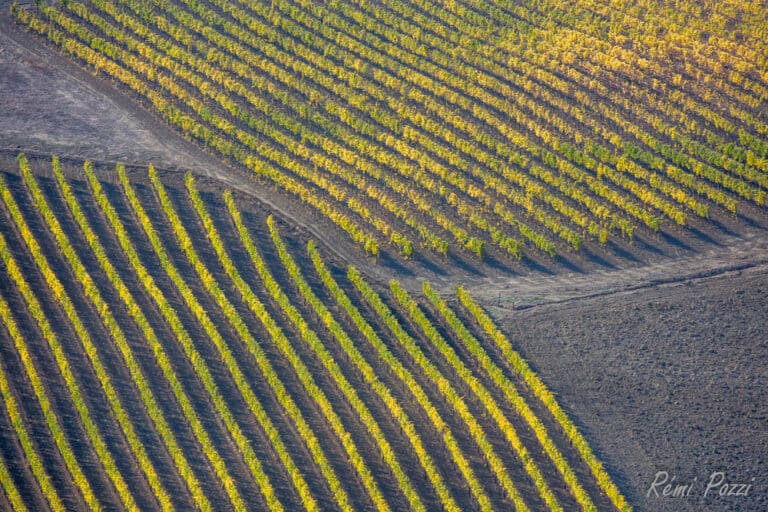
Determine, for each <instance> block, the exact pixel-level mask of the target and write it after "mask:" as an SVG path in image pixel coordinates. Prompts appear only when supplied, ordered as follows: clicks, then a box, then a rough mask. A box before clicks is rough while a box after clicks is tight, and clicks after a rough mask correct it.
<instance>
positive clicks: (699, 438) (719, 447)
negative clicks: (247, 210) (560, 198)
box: [0, 1, 768, 511]
mask: <svg viewBox="0 0 768 512" xmlns="http://www.w3.org/2000/svg"><path fill="white" fill-rule="evenodd" d="M9 4H10V3H9V2H5V1H0V114H2V115H0V165H2V166H3V167H4V168H7V169H13V168H15V166H16V165H15V162H14V159H15V155H16V154H17V152H19V151H23V152H25V153H27V154H28V155H30V156H34V155H49V154H58V155H60V156H61V157H63V159H65V160H66V159H67V158H70V159H72V160H82V159H90V160H93V161H95V162H98V163H100V164H101V166H100V169H102V170H101V171H100V172H102V173H106V172H108V171H105V170H103V169H108V166H109V165H110V163H112V162H116V161H122V162H125V163H127V164H129V165H135V166H144V165H145V164H146V162H150V161H151V162H153V163H154V164H155V165H156V166H157V167H159V168H162V169H164V174H165V175H169V174H172V173H175V172H178V175H179V184H180V185H181V183H182V179H183V173H182V172H181V171H184V170H191V171H192V172H194V173H195V174H196V175H199V176H201V177H204V178H205V187H206V188H207V190H209V191H217V190H223V189H224V188H233V189H237V190H239V191H240V192H241V193H243V194H250V195H251V196H252V197H253V201H254V208H261V207H262V205H263V206H264V207H266V208H269V209H271V210H273V211H276V212H277V214H278V215H279V216H281V218H282V219H283V220H284V221H286V222H287V223H289V224H292V225H294V226H297V227H296V228H295V230H294V231H293V232H290V233H289V232H288V231H287V230H286V231H285V235H286V237H292V238H293V240H294V243H295V241H297V240H301V241H304V240H307V239H309V238H314V239H318V240H319V242H320V243H321V244H322V245H323V246H324V249H325V250H327V252H333V253H335V254H336V255H337V257H338V260H337V262H336V263H337V264H338V263H340V262H342V261H343V262H347V263H353V264H355V265H356V266H358V267H359V268H360V269H361V270H363V271H364V272H365V273H366V274H367V275H368V276H370V277H371V278H373V279H376V280H378V281H379V282H382V283H383V282H385V281H386V279H388V278H390V277H394V276H396V277H397V278H398V279H400V280H401V281H402V282H403V283H404V284H406V285H409V286H410V287H412V288H415V286H416V285H417V283H418V281H420V280H422V279H427V280H429V281H430V282H432V283H434V284H435V286H436V287H437V288H438V289H441V290H449V289H452V288H454V287H455V286H456V285H457V284H464V285H465V286H466V287H467V288H468V289H469V290H470V291H471V292H472V293H473V294H474V295H475V296H476V297H478V298H479V299H482V301H483V305H484V306H486V307H487V308H488V309H489V311H490V312H491V313H492V314H493V316H494V319H495V320H497V321H498V322H500V324H501V325H502V326H503V328H504V330H505V332H506V333H507V334H508V335H509V337H510V339H512V340H513V342H514V343H515V344H516V346H517V348H518V350H520V352H521V353H522V354H523V355H524V357H525V358H526V359H528V360H529V361H530V362H531V364H532V366H533V367H534V369H535V370H536V372H538V373H539V374H540V375H541V377H542V379H543V380H544V382H545V383H546V384H547V385H548V386H549V387H550V388H551V389H552V390H554V391H555V392H556V393H557V395H558V397H559V399H560V401H561V403H562V404H563V406H564V407H565V408H566V411H567V412H568V413H569V414H570V415H571V417H572V418H573V419H574V420H575V421H576V423H577V424H578V425H579V426H580V427H581V428H582V430H583V432H584V434H585V436H586V438H587V440H588V441H589V442H590V443H591V445H592V446H593V448H594V450H595V451H596V453H597V455H598V456H599V457H600V458H601V459H602V460H603V461H604V462H605V464H606V466H607V467H608V469H609V472H610V473H611V475H612V476H613V477H614V479H615V480H616V481H617V483H618V485H619V487H620V489H621V491H622V492H623V493H625V495H626V496H627V498H628V499H629V501H630V503H632V505H633V506H635V508H636V510H641V511H683V510H690V511H700V510H712V511H721V510H723V511H724V510H733V511H752V510H765V509H767V508H768V428H767V427H766V425H768V391H766V389H768V328H767V327H766V318H768V233H767V232H766V229H767V228H768V221H767V218H766V212H765V210H762V211H761V210H759V209H757V208H753V207H749V206H745V207H744V209H743V210H742V211H741V212H740V214H739V216H738V217H734V216H730V215H725V214H721V213H718V212H715V213H714V214H713V216H712V219H710V220H707V221H703V220H698V219H694V220H693V224H692V226H691V227H690V228H689V229H687V230H685V231H682V230H677V229H663V230H662V231H661V232H660V233H658V234H650V233H647V232H641V233H639V234H638V236H637V237H636V239H635V240H634V241H633V242H632V243H627V242H611V243H609V245H607V246H605V247H597V246H593V245H587V247H585V249H584V250H582V252H580V253H578V254H572V253H565V254H564V255H562V256H559V257H558V258H556V259H550V258H547V257H543V256H541V257H540V256H534V257H530V258H524V259H523V261H522V262H520V263H519V264H515V265H513V266H509V265H507V264H506V263H504V262H501V261H495V260H494V259H493V258H491V259H490V260H489V261H487V262H486V263H483V264H479V263H477V262H476V261H469V260H464V259H462V258H461V257H453V258H452V259H450V260H449V261H441V260H439V259H434V258H431V257H427V258H424V259H420V258H418V257H417V258H414V260H412V261H408V262H403V261H402V260H398V259H397V258H394V257H392V256H389V255H387V254H386V253H385V254H383V255H382V256H381V257H380V258H379V260H378V261H374V260H372V259H370V258H366V257H365V256H363V255H362V253H361V251H359V250H358V249H357V248H356V247H355V246H354V244H353V243H352V242H351V241H349V239H348V238H347V237H344V236H340V235H339V234H337V230H335V229H334V228H333V227H332V226H331V224H330V223H329V222H328V221H327V220H325V219H321V218H320V217H319V216H318V215H317V214H316V213H314V212H313V211H310V210H309V209H308V208H307V207H304V206H302V205H300V204H298V203H297V202H295V201H292V200H290V199H289V198H287V197H286V196H285V195H284V194H280V193H278V192H276V190H275V189H274V188H273V187H270V186H266V185H263V184H260V183H258V182H257V181H256V180H254V179H253V178H252V177H251V176H250V175H249V174H248V172H247V171H245V170H242V169H237V168H234V167H232V166H229V165H227V164H225V163H223V162H222V161H220V160H218V159H216V158H214V157H213V156H211V155H209V154H207V153H206V152H204V151H202V150H201V149H199V148H198V147H197V146H196V145H194V144H193V143H191V142H189V141H187V140H185V139H184V138H183V137H182V136H181V135H179V134H178V133H177V132H175V131H174V130H173V129H171V128H168V127H167V126H166V125H165V124H164V123H163V122H162V120H161V119H159V118H158V117H157V116H155V115H153V114H151V113H149V112H147V111H145V110H144V109H142V108H140V107H138V106H137V104H136V103H135V102H134V100H133V99H132V98H130V97H127V96H125V95H122V94H120V93H117V92H115V91H114V90H113V88H111V87H110V84H108V83H104V82H103V81H102V80H101V79H99V78H96V77H94V76H92V75H91V74H90V73H88V72H87V71H84V70H83V69H81V68H79V67H77V66H75V65H73V64H70V63H69V62H68V61H67V60H66V59H64V58H62V57H61V56H60V55H59V54H58V53H57V52H55V51H53V50H51V49H50V48H47V47H46V46H44V45H41V44H40V43H39V41H38V40H37V39H35V38H32V37H30V36H28V35H27V34H25V33H24V32H23V31H21V30H19V29H18V28H17V27H15V26H14V25H13V24H12V23H11V22H10V20H9V17H8V6H9ZM257 205H258V206H257ZM661 472H666V473H661ZM721 473H722V476H723V479H722V481H720V477H719V475H720V474H721ZM665 475H666V476H667V481H664V482H662V480H663V479H664V476H665ZM673 478H674V479H675V480H674V481H672V479H673ZM670 482H671V483H672V484H673V486H674V485H683V486H686V485H687V486H688V487H685V488H684V489H683V490H684V491H685V492H687V495H685V496H682V497H664V496H663V489H664V485H665V484H666V483H670ZM718 482H720V485H719V486H710V489H709V491H708V492H706V491H707V486H708V484H711V483H712V484H714V483H718ZM654 483H657V484H659V485H656V486H654ZM726 484H745V485H749V486H750V487H749V488H748V489H747V488H746V487H739V488H738V489H737V488H733V490H734V491H745V490H746V491H747V492H746V494H747V496H730V497H728V496H725V497H721V496H720V492H721V491H722V490H723V489H724V488H725V487H724V486H725V485H726ZM654 493H656V494H654ZM705 493H706V495H705ZM1 504H2V502H0V505H1Z"/></svg>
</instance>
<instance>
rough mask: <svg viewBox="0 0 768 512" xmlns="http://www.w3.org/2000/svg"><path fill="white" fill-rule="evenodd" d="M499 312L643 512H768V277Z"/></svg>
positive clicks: (762, 273) (753, 272)
mask: <svg viewBox="0 0 768 512" xmlns="http://www.w3.org/2000/svg"><path fill="white" fill-rule="evenodd" d="M490 311H491V312H492V313H493V315H494V316H495V317H496V319H497V320H499V321H500V322H501V324H502V325H503V328H504V330H505V332H507V333H508V335H509V336H510V338H511V339H512V340H513V341H514V342H515V344H516V346H517V347H518V349H519V350H520V351H521V352H522V353H523V355H524V356H525V357H526V358H527V359H528V360H529V361H530V362H531V363H532V365H533V366H534V368H535V370H536V371H538V372H539V373H540V375H541V377H542V378H543V379H544V381H545V382H546V383H547V384H548V385H549V386H551V388H552V389H553V390H554V391H555V392H556V393H557V395H558V397H559V399H560V402H561V403H562V405H563V406H564V407H565V408H566V410H567V411H568V412H569V413H570V414H571V415H572V417H573V418H574V420H575V421H576V422H577V424H578V425H580V426H581V428H582V429H583V431H584V433H585V435H586V437H587V439H588V440H589V441H590V443H591V444H592V447H593V448H594V449H595V451H596V452H597V453H598V455H599V457H601V458H602V459H603V460H604V462H605V463H606V464H607V465H608V467H609V470H610V472H611V473H612V474H613V475H615V478H616V479H617V483H618V484H619V485H620V487H621V488H622V490H623V491H624V492H625V493H626V495H627V498H628V499H629V501H630V502H631V503H633V504H635V505H636V510H641V511H649V512H651V511H703V510H707V511H725V510H733V511H755V510H766V509H767V508H768V325H767V324H766V319H767V318H768V267H767V266H758V267H755V268H752V269H750V270H746V271H743V272H734V273H729V274H725V275H721V276H718V277H711V278H706V279H700V280H691V281H682V282H680V283H676V284H673V285H668V286H658V287H654V288H648V289H643V290H639V291H635V292H631V293H617V294H612V295H607V296H603V297H598V298H593V299H582V300H578V301H574V302H571V303H567V304H551V305H547V306H538V307H532V308H529V309H525V310H520V311H505V310H502V309H500V308H497V307H491V308H490ZM654 482H656V484H657V485H655V486H654ZM662 482H663V483H662ZM668 483H671V484H672V487H670V488H668V489H667V491H668V492H674V490H675V488H677V489H678V493H683V494H684V495H683V496H679V497H672V496H666V497H665V496H664V492H665V486H666V484H668ZM718 484H720V485H718ZM736 484H745V485H736ZM726 485H728V487H726ZM746 485H749V486H750V487H746ZM679 486H685V487H682V488H681V487H679ZM708 488H709V491H708V492H707V489H708ZM739 491H740V492H741V493H742V494H747V495H746V496H721V492H724V493H729V492H731V493H736V492H739Z"/></svg>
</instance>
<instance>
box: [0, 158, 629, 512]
mask: <svg viewBox="0 0 768 512" xmlns="http://www.w3.org/2000/svg"><path fill="white" fill-rule="evenodd" d="M63 167H64V166H63V165H62V164H61V162H60V161H59V160H58V159H57V158H54V159H53V162H52V168H53V176H54V178H53V179H52V178H42V177H39V176H36V174H35V172H34V171H33V169H32V166H31V165H30V163H29V162H28V161H27V159H26V158H25V157H24V156H23V155H21V156H20V157H19V172H18V174H17V175H16V176H14V175H10V174H9V175H7V176H8V178H7V179H6V178H2V179H0V197H1V198H2V210H1V212H2V216H3V217H2V220H3V221H2V223H0V226H2V230H1V231H0V256H2V272H4V274H5V275H6V276H7V279H3V286H2V288H0V319H1V320H2V324H3V326H4V328H3V329H2V331H0V343H3V347H2V349H3V353H9V354H10V353H15V354H17V355H18V359H19V360H20V361H21V363H20V364H18V363H15V362H14V363H13V364H10V361H8V362H6V361H4V362H3V364H2V365H0V370H1V371H0V393H2V397H3V399H4V404H5V406H4V408H3V414H5V415H6V417H7V418H8V420H9V425H10V426H11V427H12V428H11V430H10V431H8V432H7V433H4V434H3V435H8V436H10V437H9V438H8V439H7V440H4V446H8V445H11V446H17V447H18V448H15V449H14V450H5V451H4V452H3V455H2V456H0V484H1V486H2V487H1V488H2V490H3V493H4V495H5V497H6V498H7V500H8V502H9V503H11V504H12V505H13V507H14V508H18V509H20V510H21V509H23V508H24V507H27V508H34V507H35V506H36V505H37V502H32V501H30V502H29V503H27V502H26V501H25V500H26V499H28V498H27V497H30V496H38V497H39V498H38V499H44V500H45V501H46V502H47V505H48V507H50V509H52V510H64V509H71V508H74V509H95V510H99V509H102V508H120V509H126V510H138V509H140V508H146V507H149V508H152V509H162V510H179V509H188V508H195V509H201V510H214V509H215V510H220V509H221V510H227V509H232V510H246V509H259V510H274V511H280V510H294V509H304V510H310V511H311V510H332V509H333V510H358V509H376V510H380V511H390V510H415V511H424V510H432V509H435V508H443V509H445V510H454V511H457V510H468V509H480V510H484V511H491V510H507V509H510V508H512V509H515V510H520V511H524V510H543V509H546V510H551V511H562V510H570V509H573V508H578V509H581V510H585V511H594V510H598V509H599V510H603V509H605V508H606V507H611V508H615V509H617V510H629V508H630V507H629V506H628V505H627V503H626V501H625V500H624V498H623V497H622V496H621V494H620V492H619V491H618V489H617V488H616V486H615V484H613V482H612V480H611V478H610V477H609V476H608V474H607V473H606V471H605V469H604V468H603V467H602V465H601V464H600V463H599V461H598V460H597V459H596V457H595V456H594V454H593V453H592V452H591V450H590V449H589V446H588V445H587V444H586V441H585V440H584V438H583V437H581V435H580V434H579V433H578V431H577V430H576V428H575V427H574V425H573V423H572V422H571V421H570V420H569V419H568V418H567V417H566V416H565V415H564V414H563V412H562V410H561V409H559V407H558V406H557V404H556V402H554V399H553V398H552V395H551V393H549V391H548V390H546V388H545V387H544V385H543V384H542V383H541V382H540V381H539V380H538V379H537V377H536V376H535V374H532V372H531V371H530V369H528V367H527V365H525V363H524V361H521V360H520V358H519V356H517V357H515V353H514V351H513V350H512V348H511V346H510V344H509V342H507V341H506V340H505V339H504V338H503V335H502V334H501V333H500V332H499V331H498V330H497V329H496V328H495V326H494V325H493V323H492V322H491V321H490V320H489V318H488V317H487V316H486V315H485V313H484V312H483V311H482V310H481V309H480V307H479V306H477V305H476V304H475V303H474V302H473V301H472V299H471V297H469V296H468V295H467V294H466V292H465V291H463V290H459V295H458V298H459V299H460V300H461V302H462V303H463V304H464V305H465V307H464V309H462V310H460V311H459V310H458V309H453V308H452V307H450V306H449V305H448V304H447V303H446V301H445V299H443V298H441V297H440V296H439V295H438V294H437V293H436V292H435V291H434V290H432V289H431V288H430V287H429V286H428V285H425V287H424V293H425V296H426V299H427V300H422V299H419V298H415V297H413V296H411V295H410V294H409V292H408V291H406V290H405V289H404V288H403V287H402V286H401V285H399V284H398V283H396V282H392V283H391V292H392V293H391V294H389V295H386V296H382V295H381V294H380V293H379V292H378V291H376V288H375V287H374V286H372V285H371V284H369V283H368V282H366V280H365V278H364V277H363V275H362V274H361V273H360V272H359V271H358V270H356V269H354V268H352V267H350V268H349V270H348V273H347V277H346V278H345V277H344V276H343V274H342V273H340V271H339V269H337V268H334V267H331V266H328V265H327V264H326V263H325V262H324V261H323V259H322V257H321V254H320V250H319V249H318V247H317V246H315V245H314V243H312V242H310V243H309V245H308V246H307V253H306V255H304V256H299V255H298V253H297V252H295V247H293V246H292V242H291V241H290V240H284V239H283V238H282V237H281V235H280V233H279V228H278V222H277V221H276V220H274V219H272V218H271V217H270V218H269V219H267V222H266V223H264V222H263V221H261V220H259V221H258V222H257V223H256V224H255V225H254V224H253V223H252V222H251V220H252V219H253V218H254V217H253V216H252V215H251V214H248V213H247V212H246V213H244V212H243V211H241V209H240V208H241V207H240V206H238V204H237V201H236V199H235V197H234V195H233V194H232V193H231V192H228V191H227V192H225V193H224V194H223V197H221V198H217V197H215V196H213V195H211V194H209V193H207V192H205V191H204V190H201V188H200V186H199V185H198V183H197V182H196V180H195V179H194V178H193V177H192V176H190V175H188V176H187V177H186V180H185V186H182V185H181V184H179V182H178V180H176V181H175V183H177V186H178V188H174V187H173V186H169V184H167V183H164V181H166V180H165V179H163V178H161V173H159V172H158V171H157V170H155V169H154V168H152V167H151V166H150V169H149V173H148V176H147V177H144V178H141V181H142V182H143V184H142V183H137V182H136V181H135V180H134V179H133V178H132V176H134V175H135V173H136V172H137V171H129V170H127V169H126V168H125V167H124V166H122V165H118V166H117V168H116V173H114V174H112V175H111V176H112V178H110V179H111V180H115V181H116V183H115V182H110V181H104V178H102V179H100V178H99V176H98V175H99V173H100V172H104V171H97V170H96V169H94V167H93V166H92V165H91V164H90V163H85V164H84V166H83V173H84V178H85V179H84V180H82V179H81V180H77V181H75V180H72V179H71V178H68V177H67V172H65V169H64V168H63ZM81 176H82V174H81ZM18 178H21V179H18ZM59 204H61V205H66V208H63V209H62V208H54V205H59ZM70 227H74V231H72V230H70V229H69V228H70ZM79 240H84V241H85V243H79V242H78V241H79ZM12 248H13V250H12ZM59 261H61V262H63V263H61V264H58V263H56V264H54V262H59ZM38 282H41V283H43V286H38V285H35V286H33V284H32V283H38ZM11 303H12V304H14V305H23V307H15V306H11ZM76 305H79V307H76ZM51 308H53V309H51ZM83 308H84V309H83ZM54 316H55V317H56V322H53V321H52V318H53V317H54ZM60 319H63V321H64V322H65V323H66V325H67V326H68V327H67V328H66V329H61V328H54V325H55V326H59V322H60ZM32 331H39V332H40V333H41V335H42V338H43V339H44V340H45V342H46V344H45V345H43V346H42V348H44V349H45V350H48V351H49V352H50V353H51V354H52V357H53V360H54V361H55V364H56V372H57V373H55V374H51V375H46V377H45V379H44V378H42V376H41V369H40V368H41V366H40V365H42V364H43V362H42V360H41V359H40V357H42V355H41V353H39V352H38V351H39V350H41V347H36V348H35V350H34V351H33V350H30V348H29V346H28V342H27V341H26V340H25V335H24V333H26V332H32ZM62 346H66V347H67V349H66V350H64V349H63V348H62ZM109 353H114V354H117V355H118V356H117V358H110V359H109V360H107V359H106V356H105V354H109ZM77 354H79V355H77ZM500 355H501V356H502V357H500ZM14 360H15V358H14ZM12 371H13V372H14V374H13V375H11V374H10V373H9V372H12ZM51 379H61V382H62V383H63V384H64V387H63V388H62V389H63V391H56V392H54V390H53V389H52V388H51V387H50V386H51V384H50V383H51V382H52V381H51ZM126 379H127V381H126ZM86 382H95V383H96V385H97V386H98V387H99V391H98V393H99V394H103V396H105V397H106V405H105V406H104V407H100V408H97V405H96V403H95V402H94V401H93V400H95V398H92V397H90V396H89V395H91V394H92V391H91V390H90V389H89V388H86V387H85V386H86ZM26 383H29V384H28V385H29V389H31V390H32V392H33V394H32V395H31V396H34V400H33V401H31V402H29V403H24V404H23V406H22V404H20V403H19V398H18V397H19V396H20V395H19V394H20V393H21V389H22V384H23V386H24V387H25V389H26V386H27V384H26ZM166 389H167V390H170V392H169V393H165V392H164V391H163V390H166ZM60 395H63V396H64V397H65V399H66V400H67V401H68V402H71V404H72V406H73V410H75V411H77V416H76V417H75V418H69V417H67V419H66V420H65V419H64V416H63V415H65V410H64V409H63V408H62V407H63V405H62V402H61V400H62V399H61V398H60ZM97 410H98V411H106V414H105V413H103V412H102V413H98V412H97ZM36 418H40V420H37V419H36ZM33 420H34V421H35V422H36V423H34V424H35V425H38V426H36V427H34V429H33V427H32V425H33ZM64 421H67V423H71V422H74V423H76V424H77V425H80V427H78V428H79V429H80V430H75V429H72V428H63V426H62V423H63V422H64ZM40 425H44V427H45V428H44V429H43V430H44V437H41V436H43V434H41V433H40V432H41V430H40ZM32 432H35V433H36V435H32ZM77 432H82V434H81V436H82V437H80V436H79V435H78V434H77ZM107 432H109V435H107ZM46 439H50V440H51V441H52V442H53V443H52V444H51V441H47V440H46ZM564 440H570V441H571V443H570V444H569V443H567V442H565V443H564V442H563V441H564ZM6 441H7V442H6ZM44 446H54V447H55V450H56V451H57V453H56V454H55V456H54V457H50V456H48V455H47V454H46V457H45V458H43V456H42V453H41V450H42V449H43V447H44ZM13 453H16V454H17V455H15V457H22V460H23V461H26V464H28V467H29V468H30V470H29V471H28V472H26V473H23V474H19V475H11V474H10V473H9V470H8V468H9V467H17V466H18V464H19V463H20V461H19V460H18V459H15V458H14V459H8V460H5V459H4V458H3V457H14V456H13V455H12V454H13ZM116 460H117V461H119V463H117V462H116ZM85 461H93V462H92V463H88V464H87V465H86V463H85ZM64 497H66V498H64ZM29 499H31V498H29ZM139 504H141V505H139Z"/></svg>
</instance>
